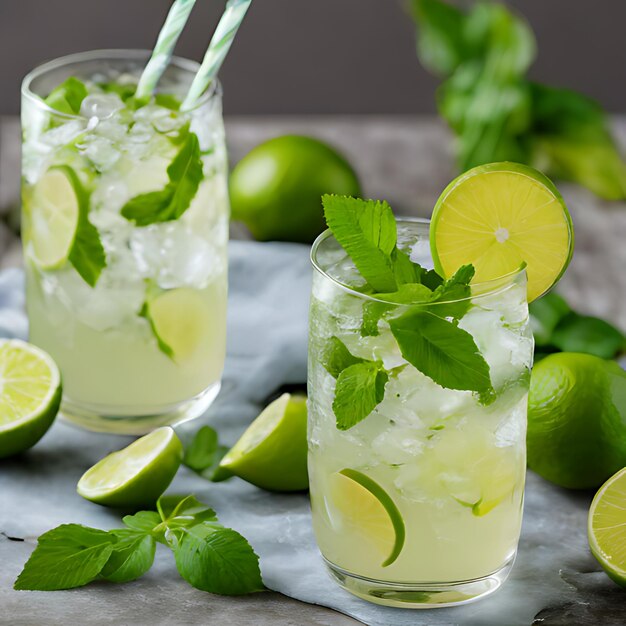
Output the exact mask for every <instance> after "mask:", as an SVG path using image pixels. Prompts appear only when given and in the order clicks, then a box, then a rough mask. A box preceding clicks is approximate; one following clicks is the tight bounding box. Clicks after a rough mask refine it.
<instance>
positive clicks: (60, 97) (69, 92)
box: [45, 76, 89, 115]
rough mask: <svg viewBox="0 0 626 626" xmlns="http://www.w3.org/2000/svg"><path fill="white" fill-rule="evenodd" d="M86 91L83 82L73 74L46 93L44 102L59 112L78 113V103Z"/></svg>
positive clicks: (80, 102) (86, 93)
mask: <svg viewBox="0 0 626 626" xmlns="http://www.w3.org/2000/svg"><path fill="white" fill-rule="evenodd" d="M88 93H89V92H88V91H87V87H86V86H85V83H83V82H82V81H81V80H78V78H76V77H74V76H70V77H69V78H68V79H67V80H65V81H63V82H62V83H61V84H60V85H59V86H58V87H55V88H54V89H53V90H52V91H51V92H50V93H49V94H48V97H47V98H46V99H45V103H46V104H47V105H48V106H49V107H50V108H51V109H54V110H55V111H59V112H60V113H67V114H68V115H78V114H79V113H80V105H81V104H82V102H83V100H84V99H85V98H86V97H87V95H88Z"/></svg>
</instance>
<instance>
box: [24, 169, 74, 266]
mask: <svg viewBox="0 0 626 626" xmlns="http://www.w3.org/2000/svg"><path fill="white" fill-rule="evenodd" d="M84 200H85V199H84V192H83V190H82V186H81V184H80V181H79V179H78V177H77V176H76V173H75V172H74V171H73V170H72V169H71V168H70V167H66V166H60V167H55V168H52V169H50V170H48V171H47V172H46V173H45V174H44V175H43V176H42V177H41V178H40V179H39V181H38V182H37V184H36V185H35V187H34V188H33V190H32V193H31V195H30V202H29V206H28V207H26V214H27V221H28V234H29V238H30V243H31V245H32V255H33V257H34V259H35V261H36V262H37V265H39V267H41V268H42V269H55V268H57V267H60V266H61V265H63V264H64V263H65V262H66V261H67V259H68V257H69V256H70V253H71V251H72V247H73V245H74V240H75V238H76V231H77V229H78V223H79V216H80V212H81V203H82V202H84Z"/></svg>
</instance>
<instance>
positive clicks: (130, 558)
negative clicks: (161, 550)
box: [100, 529, 156, 583]
mask: <svg viewBox="0 0 626 626" xmlns="http://www.w3.org/2000/svg"><path fill="white" fill-rule="evenodd" d="M109 532H110V534H111V535H113V536H114V537H115V538H116V539H117V541H116V542H115V544H113V552H112V554H111V556H110V557H109V560H108V561H107V562H106V565H105V566H104V568H103V569H102V571H101V573H100V575H101V576H102V577H103V578H106V579H107V580H109V581H111V582H113V583H127V582H130V581H131V580H135V579H137V578H139V577H140V576H143V575H144V574H145V573H146V572H147V571H148V570H149V569H150V568H151V567H152V563H153V562H154V553H155V550H156V542H155V540H154V537H151V536H150V535H146V534H143V533H138V532H136V531H134V530H130V529H118V530H111V531H109Z"/></svg>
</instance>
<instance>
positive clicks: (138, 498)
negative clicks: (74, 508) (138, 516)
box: [77, 426, 183, 508]
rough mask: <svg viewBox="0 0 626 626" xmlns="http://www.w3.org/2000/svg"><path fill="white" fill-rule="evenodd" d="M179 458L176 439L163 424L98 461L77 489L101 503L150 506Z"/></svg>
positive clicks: (176, 466) (114, 505)
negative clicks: (161, 426)
mask: <svg viewBox="0 0 626 626" xmlns="http://www.w3.org/2000/svg"><path fill="white" fill-rule="evenodd" d="M182 458H183V446H182V444H181V442H180V439H179V438H178V437H177V435H176V433H175V432H174V429H172V428H170V427H169V426H164V427H163V428H158V429H157V430H155V431H153V432H151V433H150V434H148V435H145V436H144V437H141V438H140V439H137V441H134V442H133V443H131V444H130V445H129V446H127V447H126V448H124V449H123V450H119V451H118V452H113V453H111V454H109V455H108V456H106V457H104V458H103V459H102V460H100V461H98V462H97V463H96V464H95V465H94V466H93V467H91V468H90V469H88V470H87V471H86V472H85V473H84V474H83V475H82V477H81V479H80V480H79V481H78V486H77V491H78V493H79V495H81V496H82V497H83V498H85V499H87V500H90V501H91V502H95V503H96V504H103V505H105V506H112V507H122V508H140V507H142V506H152V505H154V503H155V502H156V501H157V499H158V498H159V496H160V495H161V494H162V493H163V492H164V491H165V490H166V489H167V487H168V486H169V484H170V483H171V482H172V480H173V478H174V476H175V474H176V472H177V471H178V468H179V466H180V463H181V461H182Z"/></svg>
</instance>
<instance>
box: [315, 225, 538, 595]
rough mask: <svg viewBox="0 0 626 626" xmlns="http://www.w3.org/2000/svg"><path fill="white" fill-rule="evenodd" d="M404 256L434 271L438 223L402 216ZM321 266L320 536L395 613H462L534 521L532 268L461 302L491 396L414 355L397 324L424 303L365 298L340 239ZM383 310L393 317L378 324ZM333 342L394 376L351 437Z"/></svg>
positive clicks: (327, 248)
mask: <svg viewBox="0 0 626 626" xmlns="http://www.w3.org/2000/svg"><path fill="white" fill-rule="evenodd" d="M398 247H399V248H400V249H401V250H403V251H405V252H406V253H407V254H409V255H410V256H411V259H412V260H414V261H416V262H419V263H420V264H421V265H422V266H425V267H428V266H430V267H432V262H431V261H430V253H429V244H428V223H427V222H420V221H409V220H399V221H398ZM312 261H313V265H314V267H315V272H314V278H313V293H312V301H311V312H310V348H309V382H308V388H309V474H310V482H311V485H310V487H311V503H312V510H313V526H314V530H315V535H316V538H317V542H318V545H319V547H320V550H321V552H322V555H323V557H324V559H325V561H326V564H327V566H328V567H329V569H330V571H331V573H332V575H333V577H334V578H335V579H336V580H337V581H338V582H339V584H341V585H342V586H343V587H344V588H346V589H347V590H349V591H351V592H352V593H354V594H356V595H358V596H361V597H363V598H366V599H368V600H370V601H373V602H377V603H381V604H387V605H392V606H404V607H431V606H442V605H452V604H459V603H463V602H467V601H469V600H473V599H476V598H478V597H481V596H483V595H485V594H487V593H490V592H492V591H494V590H495V589H497V588H498V587H499V586H500V584H501V583H502V581H503V580H504V579H505V578H506V576H507V574H508V573H509V571H510V569H511V566H512V564H513V560H514V558H515V554H516V550H517V544H518V540H519V534H520V526H521V521H522V504H523V494H524V480H525V471H526V408H527V397H528V387H529V374H530V366H531V362H532V354H533V339H532V334H531V332H530V329H529V324H528V305H527V295H526V276H525V272H524V270H523V269H521V270H520V271H518V272H515V273H513V274H511V275H508V276H504V277H502V278H500V279H498V280H494V281H491V282H489V283H483V284H474V285H472V292H471V297H470V298H469V299H468V300H467V301H466V302H465V303H462V307H460V308H461V309H462V311H463V314H462V317H461V318H460V320H459V321H458V325H459V327H460V328H462V329H463V330H464V331H466V332H467V333H469V334H470V335H471V336H472V338H473V340H474V342H475V344H476V346H477V347H478V350H479V352H480V354H481V355H482V357H483V358H484V360H485V361H486V363H487V364H488V365H489V372H490V377H491V383H492V386H493V390H494V392H493V395H492V396H491V397H489V398H487V399H486V398H481V397H479V394H477V393H472V392H471V391H459V390H455V389H446V388H443V387H441V386H439V385H438V384H437V383H435V382H434V381H433V380H432V379H430V378H429V377H428V376H426V375H425V374H423V373H422V372H420V371H418V369H416V368H415V367H413V366H412V365H411V364H410V363H408V362H407V361H406V360H405V359H404V358H403V356H402V354H401V351H400V348H399V346H398V343H397V341H396V338H395V337H394V335H393V334H392V332H391V329H390V323H392V321H393V320H394V319H397V318H398V317H399V316H401V315H403V314H404V313H406V312H407V310H409V309H410V307H411V304H407V303H406V302H405V303H404V304H394V303H393V302H390V301H389V300H385V301H382V302H380V301H377V300H376V297H375V296H368V295H366V294H364V293H362V287H363V284H364V280H363V279H362V278H361V276H360V275H359V273H358V271H357V270H356V268H355V266H354V264H353V262H352V261H351V260H350V258H349V257H348V256H347V254H346V253H345V252H344V250H343V249H342V248H341V247H340V246H339V244H338V243H337V241H336V240H335V238H334V237H333V236H332V235H331V234H330V232H326V233H325V234H323V235H321V236H320V238H319V239H318V240H317V242H316V244H314V246H313V251H312ZM458 304H459V303H458V302H456V303H455V302H437V303H436V304H433V305H431V306H433V307H438V306H439V307H451V306H456V307H457V309H458V308H459V307H458ZM376 306H382V307H383V309H382V310H384V311H385V314H384V315H381V316H378V317H379V319H378V320H377V321H375V322H374V327H372V324H371V321H370V322H368V319H371V318H370V313H371V311H373V310H375V307H376ZM368 312H369V313H368ZM368 325H369V327H367V326H368ZM333 343H334V344H335V345H343V346H344V347H345V349H344V348H342V349H341V350H342V351H343V354H344V355H351V356H350V357H349V358H350V359H352V361H353V362H357V360H364V361H365V362H372V363H381V367H384V369H385V371H386V372H387V373H388V380H387V381H386V387H385V391H384V399H383V400H382V401H381V402H380V403H379V404H378V406H377V407H376V408H375V410H374V411H373V412H372V413H371V414H370V415H369V416H368V417H366V418H365V419H363V420H362V421H360V422H359V423H358V424H356V425H354V426H352V427H350V428H349V429H346V430H340V429H339V428H338V427H337V424H336V419H335V415H334V414H333V406H334V405H333V403H334V401H335V388H336V385H337V381H336V378H335V376H333V374H332V368H330V369H331V371H329V366H328V364H327V362H326V361H327V356H326V355H327V354H328V347H329V345H332V344H333ZM346 349H347V350H346ZM364 393H365V390H364ZM356 401H358V397H357V399H356Z"/></svg>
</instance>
